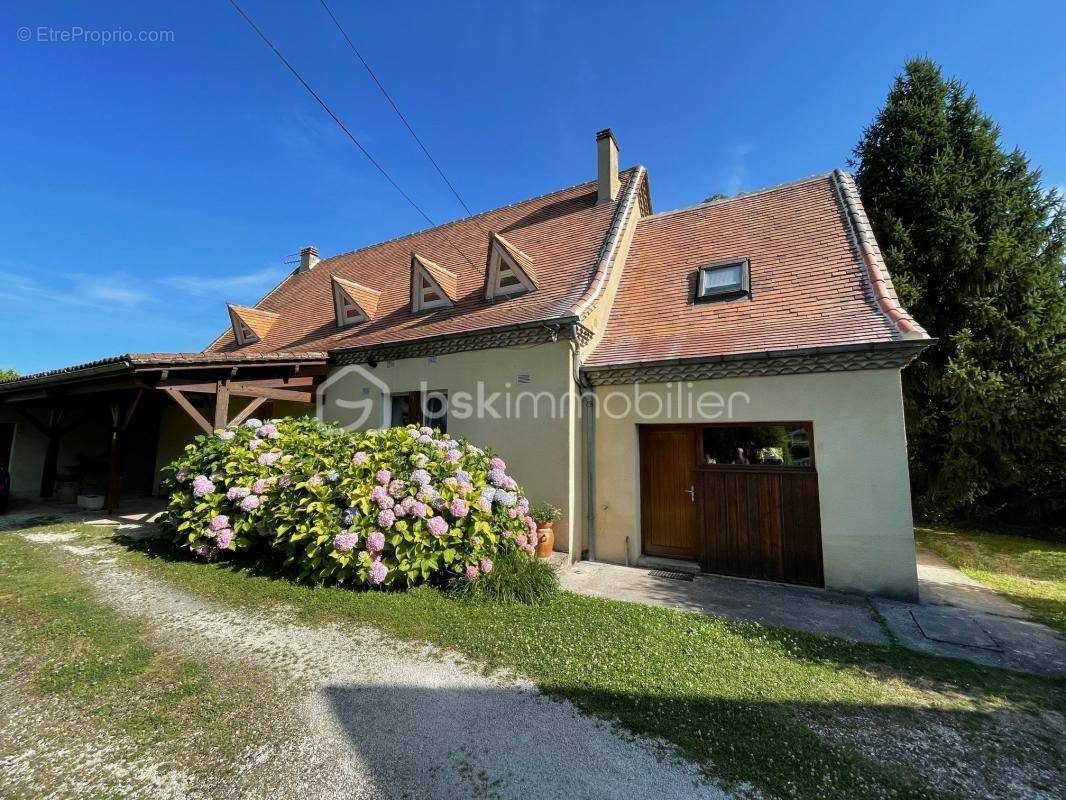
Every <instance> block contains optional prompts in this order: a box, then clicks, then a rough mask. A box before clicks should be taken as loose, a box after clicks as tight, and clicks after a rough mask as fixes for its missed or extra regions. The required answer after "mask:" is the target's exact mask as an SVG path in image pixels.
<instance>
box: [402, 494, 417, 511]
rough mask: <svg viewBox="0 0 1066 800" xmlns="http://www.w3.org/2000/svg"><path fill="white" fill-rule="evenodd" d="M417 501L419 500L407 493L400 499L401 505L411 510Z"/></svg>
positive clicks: (405, 509)
mask: <svg viewBox="0 0 1066 800" xmlns="http://www.w3.org/2000/svg"><path fill="white" fill-rule="evenodd" d="M417 502H418V501H417V500H415V499H414V498H413V497H411V495H407V497H405V498H404V499H403V500H401V501H400V506H401V507H402V508H403V510H404V511H410V510H411V509H412V508H414V507H415V503H417Z"/></svg>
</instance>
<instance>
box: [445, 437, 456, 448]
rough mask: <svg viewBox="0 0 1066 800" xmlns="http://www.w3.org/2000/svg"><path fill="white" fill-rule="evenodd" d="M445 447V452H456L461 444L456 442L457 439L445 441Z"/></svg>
mask: <svg viewBox="0 0 1066 800" xmlns="http://www.w3.org/2000/svg"><path fill="white" fill-rule="evenodd" d="M443 445H444V449H445V450H455V449H457V448H458V447H459V442H457V441H455V439H445V440H444V441H443Z"/></svg>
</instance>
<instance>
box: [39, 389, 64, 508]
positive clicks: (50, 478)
mask: <svg viewBox="0 0 1066 800" xmlns="http://www.w3.org/2000/svg"><path fill="white" fill-rule="evenodd" d="M64 410H65V409H63V408H53V409H52V411H51V413H50V414H49V417H48V449H47V450H46V451H45V454H44V469H43V470H42V471H41V498H42V499H44V500H49V499H51V497H52V495H54V494H55V491H56V472H57V470H58V466H59V437H60V436H61V435H62V432H63V430H62V427H61V425H62V422H63V412H64Z"/></svg>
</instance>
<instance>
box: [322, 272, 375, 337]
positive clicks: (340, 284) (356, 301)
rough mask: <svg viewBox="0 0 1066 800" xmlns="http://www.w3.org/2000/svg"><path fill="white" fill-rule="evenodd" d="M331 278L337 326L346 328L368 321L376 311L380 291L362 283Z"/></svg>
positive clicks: (335, 277)
mask: <svg viewBox="0 0 1066 800" xmlns="http://www.w3.org/2000/svg"><path fill="white" fill-rule="evenodd" d="M332 278H333V310H334V313H335V314H336V317H337V327H338V328H346V327H348V326H349V325H358V324H359V323H360V322H367V321H369V320H370V319H371V318H372V317H373V316H374V314H375V313H376V311H377V304H378V299H379V298H380V297H381V292H378V291H376V290H374V289H370V288H368V287H366V286H363V285H362V284H358V283H355V282H354V281H348V280H345V279H343V278H338V277H337V276H336V275H334V276H332Z"/></svg>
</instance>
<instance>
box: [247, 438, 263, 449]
mask: <svg viewBox="0 0 1066 800" xmlns="http://www.w3.org/2000/svg"><path fill="white" fill-rule="evenodd" d="M261 444H263V440H262V439H252V440H250V441H249V442H248V449H249V450H256V449H258V448H259V446H260V445H261Z"/></svg>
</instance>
